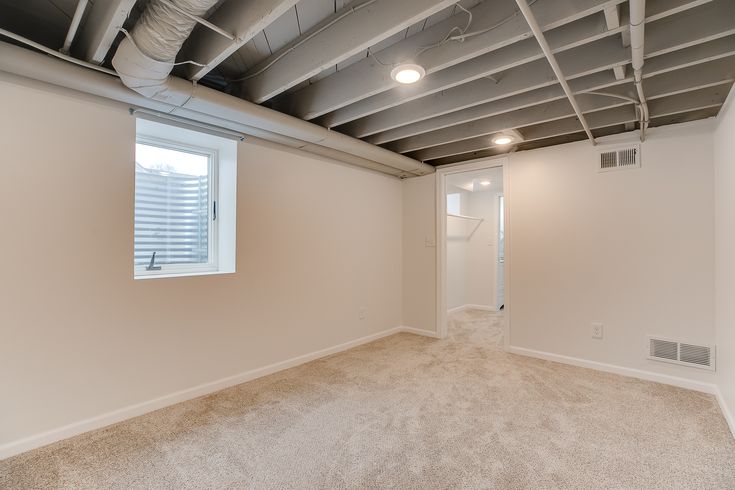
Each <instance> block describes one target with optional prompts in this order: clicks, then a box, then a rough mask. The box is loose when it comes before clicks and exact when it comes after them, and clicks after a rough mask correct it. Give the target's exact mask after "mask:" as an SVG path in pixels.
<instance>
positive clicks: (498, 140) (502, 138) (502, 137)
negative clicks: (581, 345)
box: [493, 134, 513, 145]
mask: <svg viewBox="0 0 735 490" xmlns="http://www.w3.org/2000/svg"><path fill="white" fill-rule="evenodd" d="M493 143H494V144H496V145H507V144H509V143H513V137H512V136H508V135H507V134H499V135H497V136H496V137H495V138H493Z"/></svg>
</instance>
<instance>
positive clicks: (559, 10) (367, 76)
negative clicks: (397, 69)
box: [290, 0, 622, 119]
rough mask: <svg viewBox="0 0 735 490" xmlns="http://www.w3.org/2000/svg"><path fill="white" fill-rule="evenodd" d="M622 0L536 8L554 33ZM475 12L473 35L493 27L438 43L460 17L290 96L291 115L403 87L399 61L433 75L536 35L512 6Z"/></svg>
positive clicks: (308, 115) (558, 0)
mask: <svg viewBox="0 0 735 490" xmlns="http://www.w3.org/2000/svg"><path fill="white" fill-rule="evenodd" d="M621 1H622V0H582V1H577V2H571V3H570V2H568V1H566V0H545V1H543V2H538V3H537V4H535V5H534V6H533V7H532V8H533V11H534V14H535V15H536V16H537V18H538V19H539V23H540V24H541V25H542V27H543V28H544V29H552V28H555V27H559V26H561V25H564V24H568V23H570V22H573V21H575V20H578V19H581V18H584V17H586V16H588V15H590V14H592V13H594V12H596V11H599V10H600V9H602V8H604V7H605V6H607V5H611V4H615V3H620V2H621ZM471 12H472V13H473V15H472V17H473V21H472V25H471V26H470V27H469V29H470V30H471V31H472V32H481V31H483V29H489V30H488V31H487V32H485V33H483V34H480V35H476V36H472V37H468V38H466V39H465V40H464V41H462V42H445V43H443V44H440V45H437V44H438V43H440V42H441V41H442V39H444V38H445V37H446V35H447V33H448V32H450V31H451V29H452V28H454V27H459V28H465V27H466V25H467V14H465V13H461V14H457V15H455V16H453V17H452V18H450V19H447V20H445V21H444V22H442V23H440V24H437V25H435V26H432V27H431V28H429V29H426V30H425V31H423V32H421V33H419V34H416V35H414V36H411V37H409V38H407V39H405V40H404V41H401V42H399V43H396V44H395V45H393V46H390V47H388V48H386V49H384V50H382V51H380V52H378V53H375V55H374V57H370V58H366V59H364V60H362V61H360V62H357V63H355V64H353V65H351V66H349V67H347V68H346V69H344V70H340V71H339V72H337V73H335V74H333V75H330V76H329V77H326V78H325V79H323V80H320V81H318V82H316V83H314V84H312V85H310V86H309V87H306V88H304V89H302V90H300V91H298V92H297V93H295V94H293V96H292V97H291V104H292V105H291V108H290V110H291V112H292V113H293V114H294V115H296V116H298V117H301V118H304V119H313V118H315V117H318V116H320V115H323V114H326V113H328V112H331V111H334V110H336V109H339V108H341V107H345V106H347V105H349V104H352V103H355V102H357V101H359V100H362V99H364V98H366V97H368V96H371V95H375V94H378V93H380V92H384V91H386V90H389V89H391V88H393V87H396V86H398V84H397V83H396V82H394V81H393V80H392V79H391V77H390V71H391V69H392V65H393V64H394V63H398V62H402V61H406V60H413V61H414V62H417V63H419V64H421V66H423V67H424V69H426V72H427V73H428V74H431V73H434V72H437V71H439V70H443V69H446V68H449V67H452V66H454V65H457V64H459V63H462V62H463V61H466V60H468V59H471V58H475V57H477V56H480V55H483V54H485V53H489V52H492V51H495V50H498V49H500V48H503V47H505V46H509V45H511V44H513V43H516V42H519V41H522V40H524V39H530V38H532V37H533V36H532V33H531V31H530V29H529V28H528V24H527V23H526V22H525V21H524V19H523V16H521V15H519V13H518V11H517V9H516V8H515V6H514V5H513V4H512V2H483V3H481V4H479V5H478V6H477V7H475V8H474V9H472V10H471ZM494 26H495V27H494ZM425 46H435V47H433V48H432V49H429V50H426V49H423V48H424V47H425ZM536 48H537V49H538V47H536ZM417 53H420V54H418V55H417ZM537 55H538V53H537ZM377 60H380V62H378V61H377Z"/></svg>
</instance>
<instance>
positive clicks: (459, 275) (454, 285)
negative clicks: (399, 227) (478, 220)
mask: <svg viewBox="0 0 735 490" xmlns="http://www.w3.org/2000/svg"><path fill="white" fill-rule="evenodd" d="M446 187H447V191H446V192H447V195H449V194H459V203H460V210H459V214H461V215H467V214H469V196H470V194H471V193H470V192H469V191H466V190H464V189H461V188H459V187H457V186H455V185H450V184H447V186H446ZM472 226H474V222H471V221H468V220H465V219H462V218H453V217H447V308H448V309H450V310H451V309H454V308H459V307H461V306H464V305H466V304H467V272H468V268H469V264H468V263H467V260H468V253H469V250H468V249H469V246H468V241H467V234H468V233H469V231H470V230H471V227H472Z"/></svg>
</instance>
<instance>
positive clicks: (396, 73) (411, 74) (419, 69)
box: [390, 63, 426, 85]
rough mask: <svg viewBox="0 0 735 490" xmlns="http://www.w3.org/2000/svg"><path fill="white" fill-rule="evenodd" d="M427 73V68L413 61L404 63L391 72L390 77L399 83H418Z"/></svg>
mask: <svg viewBox="0 0 735 490" xmlns="http://www.w3.org/2000/svg"><path fill="white" fill-rule="evenodd" d="M424 75H426V70H424V67H423V66H421V65H416V64H413V63H402V64H400V65H398V66H396V67H395V68H393V69H392V70H391V72H390V77H391V78H392V79H393V80H395V81H396V82H398V83H402V84H404V85H409V84H411V83H416V82H418V81H419V80H421V79H422V78H424Z"/></svg>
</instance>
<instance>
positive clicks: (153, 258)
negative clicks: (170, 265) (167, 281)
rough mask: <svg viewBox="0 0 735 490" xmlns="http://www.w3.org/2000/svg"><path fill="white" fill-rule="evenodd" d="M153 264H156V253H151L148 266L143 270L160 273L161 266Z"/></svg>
mask: <svg viewBox="0 0 735 490" xmlns="http://www.w3.org/2000/svg"><path fill="white" fill-rule="evenodd" d="M155 263H156V252H153V255H151V262H150V264H148V265H147V266H146V268H145V270H147V271H160V270H161V266H160V265H155Z"/></svg>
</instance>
